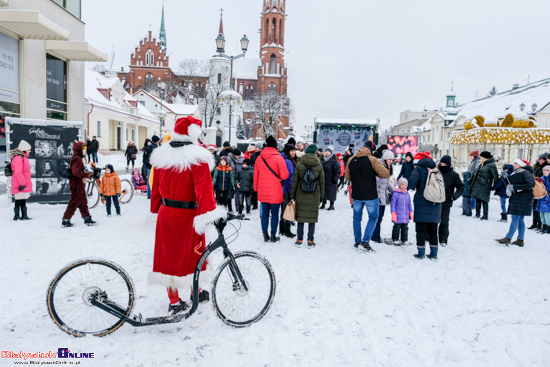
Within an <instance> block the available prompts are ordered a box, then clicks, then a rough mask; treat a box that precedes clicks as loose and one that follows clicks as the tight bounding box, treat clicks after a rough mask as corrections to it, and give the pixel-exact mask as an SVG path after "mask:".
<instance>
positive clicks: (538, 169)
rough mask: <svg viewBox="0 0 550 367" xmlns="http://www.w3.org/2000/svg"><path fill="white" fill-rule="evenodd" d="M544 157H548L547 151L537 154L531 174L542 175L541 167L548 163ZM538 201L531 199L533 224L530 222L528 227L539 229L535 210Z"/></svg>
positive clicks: (539, 223) (538, 218) (537, 213)
mask: <svg viewBox="0 0 550 367" xmlns="http://www.w3.org/2000/svg"><path fill="white" fill-rule="evenodd" d="M546 158H548V153H542V154H541V155H539V159H538V161H537V163H535V164H533V175H534V176H535V177H542V169H543V168H544V167H546V166H547V165H548V163H547V162H546ZM538 202H539V201H538V200H537V199H535V200H534V201H533V224H531V227H529V229H540V228H541V227H542V222H541V220H540V213H539V212H537V211H536V210H535V209H536V208H537V204H538Z"/></svg>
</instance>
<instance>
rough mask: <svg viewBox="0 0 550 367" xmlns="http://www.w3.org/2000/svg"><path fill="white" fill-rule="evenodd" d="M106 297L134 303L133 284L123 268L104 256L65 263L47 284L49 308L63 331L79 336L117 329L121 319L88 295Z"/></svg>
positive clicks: (128, 304) (127, 304)
mask: <svg viewBox="0 0 550 367" xmlns="http://www.w3.org/2000/svg"><path fill="white" fill-rule="evenodd" d="M93 297H101V298H108V299H109V300H111V301H113V302H116V303H117V304H119V305H120V306H122V307H123V308H124V309H125V315H126V316H128V315H130V313H131V312H132V308H133V306H134V285H133V284H132V281H131V279H130V277H129V276H128V275H127V274H126V272H125V271H124V269H122V268H121V267H120V266H118V265H116V264H115V263H112V262H110V261H107V260H101V259H82V260H77V261H75V262H73V263H71V264H69V265H67V266H66V267H64V268H63V269H62V270H61V271H59V273H57V275H56V276H55V277H54V278H53V280H52V281H51V283H50V286H49V287H48V292H47V294H46V302H47V305H48V312H49V314H50V316H51V318H52V319H53V321H54V322H55V323H56V325H57V326H59V327H60V328H61V330H63V331H64V332H66V333H68V334H70V335H73V336H76V337H82V336H86V335H93V336H104V335H107V334H109V333H112V332H113V331H115V330H116V329H118V328H119V327H120V326H121V325H122V324H123V323H124V320H122V319H121V318H118V317H116V316H114V315H111V314H109V313H107V312H105V311H103V310H101V309H100V308H98V307H95V306H94V305H93V304H91V303H90V300H91V298H93Z"/></svg>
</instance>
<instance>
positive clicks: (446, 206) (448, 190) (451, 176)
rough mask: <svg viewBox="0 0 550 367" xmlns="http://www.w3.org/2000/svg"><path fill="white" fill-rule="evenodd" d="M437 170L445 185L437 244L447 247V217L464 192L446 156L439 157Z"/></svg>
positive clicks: (448, 157)
mask: <svg viewBox="0 0 550 367" xmlns="http://www.w3.org/2000/svg"><path fill="white" fill-rule="evenodd" d="M439 170H440V171H441V174H442V175H443V182H444V183H445V202H444V203H443V204H442V205H441V224H440V225H439V244H440V245H441V246H443V247H445V246H447V240H448V239H449V216H450V214H451V207H452V206H453V202H454V201H455V200H458V199H459V198H460V197H461V196H462V193H463V192H464V183H463V182H462V180H461V179H460V175H459V174H458V173H456V172H455V171H454V170H453V167H452V159H451V157H450V156H448V155H444V156H443V157H441V160H440V161H439Z"/></svg>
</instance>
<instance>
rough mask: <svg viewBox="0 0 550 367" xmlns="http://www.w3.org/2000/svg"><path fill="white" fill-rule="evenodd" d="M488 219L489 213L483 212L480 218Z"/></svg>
mask: <svg viewBox="0 0 550 367" xmlns="http://www.w3.org/2000/svg"><path fill="white" fill-rule="evenodd" d="M488 219H489V214H487V213H485V214H483V216H482V217H481V220H488Z"/></svg>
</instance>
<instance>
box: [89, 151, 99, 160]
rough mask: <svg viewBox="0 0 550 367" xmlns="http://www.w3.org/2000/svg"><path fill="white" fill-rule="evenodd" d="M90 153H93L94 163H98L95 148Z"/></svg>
mask: <svg viewBox="0 0 550 367" xmlns="http://www.w3.org/2000/svg"><path fill="white" fill-rule="evenodd" d="M90 153H92V160H93V161H94V163H97V162H98V159H97V152H96V151H95V150H92V151H91V152H90Z"/></svg>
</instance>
